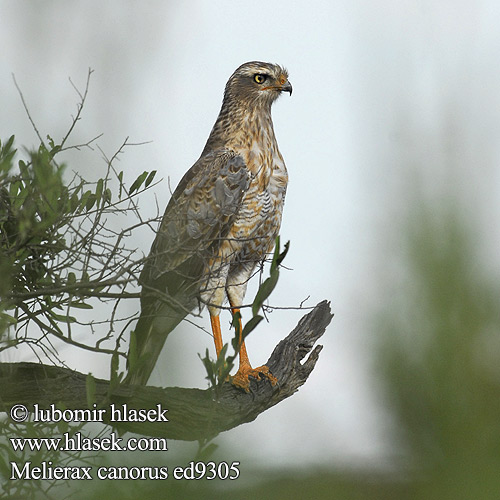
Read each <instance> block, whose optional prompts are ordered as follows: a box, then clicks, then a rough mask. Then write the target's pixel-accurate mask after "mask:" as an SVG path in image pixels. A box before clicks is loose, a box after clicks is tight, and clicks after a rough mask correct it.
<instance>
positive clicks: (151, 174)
mask: <svg viewBox="0 0 500 500" xmlns="http://www.w3.org/2000/svg"><path fill="white" fill-rule="evenodd" d="M155 175H156V170H153V171H151V172H150V173H149V175H148V177H147V179H146V182H145V184H144V185H145V186H146V187H148V186H149V185H150V184H151V183H152V182H153V179H154V178H155Z"/></svg>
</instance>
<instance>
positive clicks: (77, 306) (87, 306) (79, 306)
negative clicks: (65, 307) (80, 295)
mask: <svg viewBox="0 0 500 500" xmlns="http://www.w3.org/2000/svg"><path fill="white" fill-rule="evenodd" d="M71 307H74V308H75V309H94V307H93V306H91V305H90V304H86V303H85V302H71Z"/></svg>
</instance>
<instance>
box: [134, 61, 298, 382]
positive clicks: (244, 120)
mask: <svg viewBox="0 0 500 500" xmlns="http://www.w3.org/2000/svg"><path fill="white" fill-rule="evenodd" d="M282 92H288V93H289V94H290V95H291V94H292V86H291V84H290V82H289V81H288V73H287V71H286V70H285V69H284V68H282V67H281V66H278V65H276V64H270V63H264V62H257V61H253V62H247V63H245V64H243V65H241V66H240V67H239V68H238V69H236V71H235V72H234V73H233V74H232V75H231V77H230V78H229V80H228V82H227V84H226V88H225V92H224V99H223V102H222V108H221V111H220V113H219V116H218V118H217V121H216V122H215V125H214V126H213V128H212V131H211V133H210V136H209V138H208V140H207V143H206V145H205V148H204V149H203V151H202V153H201V156H200V158H199V159H198V160H197V161H196V163H195V164H194V165H193V166H192V167H191V168H190V169H189V170H188V171H187V172H186V174H185V175H184V177H183V178H182V179H181V181H180V182H179V185H178V186H177V188H176V189H175V191H174V193H173V194H172V197H171V199H170V201H169V203H168V205H167V208H166V210H165V214H164V215H163V218H162V221H161V224H160V227H159V230H158V232H157V235H156V238H155V240H154V242H153V245H152V247H151V251H150V254H149V257H148V258H147V259H146V261H145V264H144V267H143V270H142V272H141V275H140V279H139V281H140V284H141V285H142V291H141V316H140V318H139V321H138V323H137V326H136V328H135V334H134V338H135V347H134V351H135V355H134V363H133V365H135V366H133V367H132V366H131V364H132V363H131V362H130V355H129V374H128V376H127V380H128V382H129V383H133V384H146V383H147V381H148V379H149V376H150V374H151V372H152V370H153V368H154V366H155V364H156V360H157V358H158V356H159V354H160V351H161V349H162V347H163V344H164V342H165V340H166V337H167V335H168V334H169V333H170V332H171V331H172V330H173V329H174V328H175V327H176V326H177V324H178V323H179V322H180V321H181V320H182V319H183V318H184V317H185V316H186V315H187V314H189V313H190V312H191V311H192V310H193V309H194V308H195V307H196V306H197V305H199V306H202V307H203V306H207V308H208V311H209V313H210V322H211V327H212V332H213V338H214V342H215V350H216V353H217V356H219V353H220V351H221V349H222V346H223V343H222V335H221V327H220V319H219V315H220V312H221V306H222V304H223V302H224V300H225V298H226V296H227V298H228V299H229V303H230V306H231V308H232V311H233V313H236V312H237V311H239V308H240V307H241V305H242V304H243V299H244V296H245V292H246V288H247V283H248V281H249V279H250V277H251V276H252V274H253V272H254V270H255V268H256V266H257V265H258V264H259V263H260V262H262V261H263V259H264V258H265V256H266V254H267V253H268V252H270V251H271V250H272V248H273V245H274V242H275V239H276V236H277V235H278V231H279V228H280V224H281V214H282V211H283V203H284V200H285V193H286V188H287V182H288V174H287V170H286V167H285V162H284V161H283V157H282V156H281V153H280V151H279V149H278V144H277V142H276V137H275V135H274V128H273V122H272V118H271V105H272V104H273V102H274V101H275V100H276V99H277V98H278V96H279V95H280V94H281V93H282ZM239 331H240V333H241V319H240V330H239ZM131 351H132V349H131ZM259 374H264V375H265V376H267V377H268V378H269V379H270V380H271V382H272V383H275V382H276V379H275V378H274V377H273V376H272V375H271V374H270V373H269V369H268V368H267V367H266V366H262V367H259V368H252V366H251V364H250V361H249V359H248V355H247V351H246V348H245V343H244V342H243V341H241V339H240V351H239V369H238V372H237V373H236V375H235V376H234V377H233V379H232V381H233V384H235V385H236V386H239V387H241V388H243V389H245V390H247V391H248V388H249V379H248V377H249V376H252V377H255V378H259Z"/></svg>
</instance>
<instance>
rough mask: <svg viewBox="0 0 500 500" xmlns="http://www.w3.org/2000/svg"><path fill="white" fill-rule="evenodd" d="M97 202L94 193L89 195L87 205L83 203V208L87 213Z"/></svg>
mask: <svg viewBox="0 0 500 500" xmlns="http://www.w3.org/2000/svg"><path fill="white" fill-rule="evenodd" d="M96 201H97V196H96V195H95V194H94V193H90V196H89V197H88V199H87V203H85V208H86V210H87V211H89V210H91V209H92V207H93V206H94V205H95V202H96Z"/></svg>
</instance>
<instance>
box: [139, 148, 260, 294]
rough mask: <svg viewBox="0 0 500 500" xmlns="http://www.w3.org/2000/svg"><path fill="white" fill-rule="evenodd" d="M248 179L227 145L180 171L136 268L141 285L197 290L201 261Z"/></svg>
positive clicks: (225, 227)
mask: <svg viewBox="0 0 500 500" xmlns="http://www.w3.org/2000/svg"><path fill="white" fill-rule="evenodd" d="M249 180H250V175H249V171H248V169H247V167H246V165H245V162H244V161H243V158H242V157H241V156H239V155H237V154H236V153H234V152H232V151H216V152H213V153H210V154H208V155H205V156H202V157H201V158H200V159H199V160H198V161H197V162H196V163H195V164H194V165H193V167H191V169H190V170H189V171H188V172H186V174H185V175H184V177H183V178H182V180H181V181H180V183H179V185H178V186H177V188H176V190H175V191H174V193H173V195H172V198H171V199H170V202H169V203H168V206H167V208H166V210H165V214H164V215H163V219H162V221H161V224H160V228H159V230H158V234H157V236H156V239H155V241H154V243H153V245H152V247H151V252H150V255H149V257H148V259H147V261H146V263H145V266H144V269H143V271H142V273H141V278H140V281H141V284H142V285H143V287H146V288H148V289H157V290H159V291H161V292H167V293H168V294H169V295H171V296H177V295H179V294H180V295H181V296H182V295H183V294H184V293H186V291H187V290H191V292H192V293H189V294H188V295H193V294H196V293H197V291H198V289H197V287H196V285H197V284H199V282H200V278H201V274H202V272H203V268H204V264H205V263H206V262H207V260H208V259H209V258H210V257H211V256H213V255H214V254H215V253H216V252H217V249H218V247H219V245H220V244H221V241H222V240H223V239H224V237H225V236H226V235H227V234H228V232H229V230H230V228H231V226H232V223H233V221H234V219H235V216H236V214H237V213H238V211H239V209H240V207H241V202H242V199H243V194H244V192H245V191H246V190H247V188H248V185H249Z"/></svg>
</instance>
